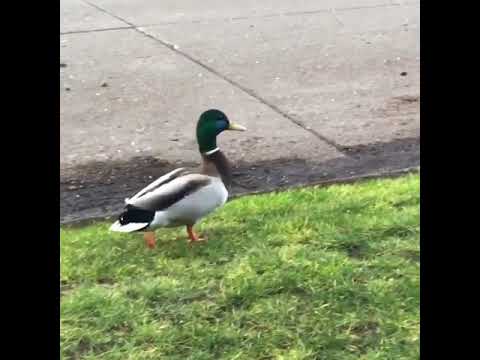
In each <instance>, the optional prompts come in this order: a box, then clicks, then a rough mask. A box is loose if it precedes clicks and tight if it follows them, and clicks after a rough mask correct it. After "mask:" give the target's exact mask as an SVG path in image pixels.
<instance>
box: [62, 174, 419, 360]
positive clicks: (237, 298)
mask: <svg viewBox="0 0 480 360" xmlns="http://www.w3.org/2000/svg"><path fill="white" fill-rule="evenodd" d="M108 226H109V224H96V225H91V226H87V227H85V228H68V227H64V228H62V229H61V278H62V284H61V286H62V296H61V352H62V358H63V359H119V360H127V359H132V360H142V359H182V360H183V359H198V360H200V359H325V360H336V359H341V360H349V359H364V360H366V359H381V360H385V359H395V360H401V359H418V358H419V317H420V315H419V227H420V225H419V176H418V175H408V176H405V177H402V178H398V179H393V180H391V179H389V180H375V181H369V182H364V183H360V184H356V185H341V186H331V187H328V188H309V189H302V190H292V191H287V192H284V193H280V194H267V195H259V196H251V197H244V198H241V199H239V200H235V201H232V202H230V203H228V204H227V205H226V206H225V207H224V208H223V209H221V210H218V211H217V212H216V213H215V214H213V215H212V216H210V217H209V218H207V219H205V220H204V222H203V223H202V224H200V226H199V227H198V228H199V230H200V231H202V230H203V231H204V232H205V233H206V234H208V236H209V242H208V243H206V244H202V245H197V246H195V247H193V248H192V249H189V247H188V246H187V245H186V238H185V240H176V239H175V238H177V237H178V236H186V234H184V232H185V231H184V229H183V228H181V229H173V230H159V231H157V242H158V247H157V248H156V249H155V250H153V251H151V250H149V249H147V248H145V245H144V243H143V239H142V236H141V234H135V235H125V234H117V233H109V232H108V231H107V229H108Z"/></svg>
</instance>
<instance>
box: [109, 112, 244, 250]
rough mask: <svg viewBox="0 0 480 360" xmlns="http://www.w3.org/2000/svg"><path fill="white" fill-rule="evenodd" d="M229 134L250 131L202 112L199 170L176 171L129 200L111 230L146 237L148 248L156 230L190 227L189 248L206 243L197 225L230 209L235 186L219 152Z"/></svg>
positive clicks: (219, 115) (224, 159)
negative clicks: (219, 140)
mask: <svg viewBox="0 0 480 360" xmlns="http://www.w3.org/2000/svg"><path fill="white" fill-rule="evenodd" d="M224 130H239V131H245V130H246V128H245V127H243V126H241V125H238V124H235V123H233V122H231V121H230V120H229V119H228V117H227V116H226V115H225V114H224V113H223V112H222V111H219V110H215V109H212V110H208V111H205V112H204V113H202V114H201V116H200V118H199V120H198V123H197V131H196V132H197V134H196V135H197V143H198V147H199V151H200V154H201V157H202V165H201V167H200V168H199V169H198V171H188V170H187V169H185V168H179V169H175V170H173V171H171V172H169V173H168V174H165V175H163V176H162V177H160V178H158V179H157V180H155V181H154V182H152V183H151V184H149V185H148V186H147V187H145V188H144V189H142V190H140V191H139V192H138V193H136V194H135V195H134V196H132V197H131V198H127V199H125V209H124V211H123V212H122V213H121V214H120V216H119V217H118V220H117V221H116V222H115V223H113V224H112V226H111V227H110V230H111V231H118V232H126V233H131V232H144V240H145V243H146V245H147V246H148V247H149V248H154V247H155V233H154V230H155V229H157V228H160V227H177V226H186V228H187V234H188V238H189V240H188V243H189V244H193V243H197V242H200V241H205V240H206V237H201V236H199V235H197V234H196V233H195V232H194V230H193V226H194V225H195V224H196V223H197V222H198V221H199V220H200V219H202V218H203V217H205V216H207V215H208V214H210V213H211V212H212V211H214V210H215V209H217V208H218V207H220V206H222V205H224V204H225V202H226V201H227V198H228V190H227V188H228V187H229V185H230V182H231V176H232V173H231V167H230V164H229V161H228V159H227V158H226V156H225V155H224V154H223V152H222V151H221V150H220V149H219V148H218V147H217V136H218V135H219V134H220V133H222V132H223V131H224Z"/></svg>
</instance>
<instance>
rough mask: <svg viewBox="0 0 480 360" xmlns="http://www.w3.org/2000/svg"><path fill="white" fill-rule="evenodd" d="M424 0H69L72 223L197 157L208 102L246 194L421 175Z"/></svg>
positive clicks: (67, 129) (64, 119)
mask: <svg viewBox="0 0 480 360" xmlns="http://www.w3.org/2000/svg"><path fill="white" fill-rule="evenodd" d="M419 23H420V19H419V2H418V1H412V2H407V1H405V2H402V1H390V0H336V1H334V0H326V1H321V2H320V1H313V0H305V1H297V2H293V1H286V0H261V1H243V2H237V1H233V0H207V1H202V2H198V1H193V0H183V1H173V0H169V1H162V2H158V1H155V0H141V1H135V2H131V1H129V0H88V1H82V0H61V33H62V35H61V44H60V46H61V59H60V61H61V63H62V64H64V65H63V66H61V68H60V77H61V159H60V160H61V220H62V221H67V220H73V219H77V218H83V217H88V216H98V215H102V214H107V213H112V212H115V211H117V210H118V209H119V208H120V207H121V206H122V199H123V198H124V197H125V196H127V195H129V194H130V192H132V191H135V190H136V189H137V188H138V187H141V186H142V185H144V184H145V183H147V182H148V181H151V179H152V178H154V177H157V176H159V175H161V173H162V172H163V171H167V170H169V169H171V168H173V167H176V166H178V165H179V164H193V163H198V161H199V155H198V152H197V147H196V142H195V137H194V129H195V125H196V120H197V119H198V116H199V114H200V113H201V112H202V111H203V110H205V109H208V108H212V107H213V108H218V109H221V110H224V111H225V112H226V113H227V115H228V116H229V117H230V118H231V119H232V120H235V121H238V122H239V123H241V124H244V125H246V126H247V127H248V129H249V131H248V132H245V133H242V134H238V133H235V134H224V135H222V136H221V138H220V140H219V144H220V146H222V148H223V149H224V150H225V151H226V153H227V154H228V156H229V158H231V159H232V160H233V161H235V162H236V164H237V165H238V166H237V168H238V169H237V179H238V182H237V186H236V187H235V188H234V192H235V193H241V192H249V191H252V190H262V189H268V188H272V187H276V186H281V185H289V184H296V183H308V182H311V181H319V180H322V179H334V178H337V177H342V176H352V175H355V174H359V175H360V174H365V173H368V172H379V171H380V172H387V173H388V172H389V171H392V170H398V169H401V168H405V167H410V166H418V165H419V91H420V89H419V72H420V71H419V53H420V49H419V32H420V29H419V25H420V24H419Z"/></svg>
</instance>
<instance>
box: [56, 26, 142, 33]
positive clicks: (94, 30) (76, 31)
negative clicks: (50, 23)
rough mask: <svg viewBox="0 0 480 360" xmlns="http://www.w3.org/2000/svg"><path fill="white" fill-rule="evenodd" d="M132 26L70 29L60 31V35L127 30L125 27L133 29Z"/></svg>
mask: <svg viewBox="0 0 480 360" xmlns="http://www.w3.org/2000/svg"><path fill="white" fill-rule="evenodd" d="M133 28H134V27H133V26H118V27H111V28H103V29H91V30H72V31H65V32H60V35H70V34H89V33H96V32H102V31H115V30H127V29H133Z"/></svg>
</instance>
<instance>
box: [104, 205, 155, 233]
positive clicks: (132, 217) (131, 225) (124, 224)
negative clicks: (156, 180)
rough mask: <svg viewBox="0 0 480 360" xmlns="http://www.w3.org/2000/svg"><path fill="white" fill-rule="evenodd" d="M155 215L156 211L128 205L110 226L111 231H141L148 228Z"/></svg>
mask: <svg viewBox="0 0 480 360" xmlns="http://www.w3.org/2000/svg"><path fill="white" fill-rule="evenodd" d="M154 217H155V212H154V211H150V210H144V209H139V208H137V207H134V206H132V205H127V207H126V209H125V211H124V212H123V213H122V214H120V216H119V217H118V220H117V221H115V222H114V223H113V224H112V226H110V231H116V232H124V233H130V232H134V231H140V230H143V229H146V228H147V227H148V226H149V225H150V223H151V222H152V220H153V218H154Z"/></svg>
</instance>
